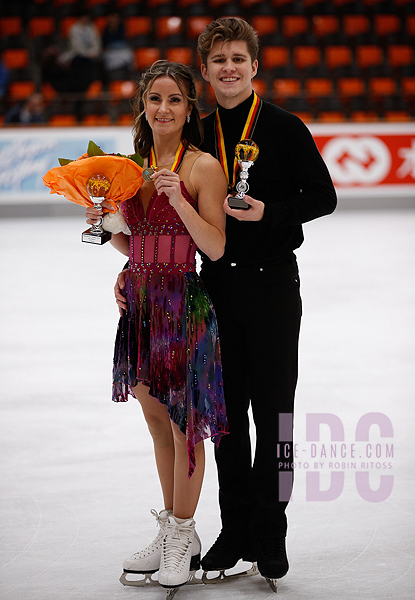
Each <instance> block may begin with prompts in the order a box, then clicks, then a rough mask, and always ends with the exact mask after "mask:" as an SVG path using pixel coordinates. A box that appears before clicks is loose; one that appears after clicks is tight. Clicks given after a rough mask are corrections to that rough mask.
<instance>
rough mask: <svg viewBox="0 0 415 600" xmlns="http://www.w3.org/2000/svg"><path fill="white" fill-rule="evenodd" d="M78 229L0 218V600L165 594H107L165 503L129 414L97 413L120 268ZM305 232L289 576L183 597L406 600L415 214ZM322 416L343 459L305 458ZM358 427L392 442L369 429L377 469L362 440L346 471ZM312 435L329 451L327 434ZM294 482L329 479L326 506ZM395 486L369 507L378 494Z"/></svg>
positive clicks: (340, 218) (208, 499) (409, 592)
mask: <svg viewBox="0 0 415 600" xmlns="http://www.w3.org/2000/svg"><path fill="white" fill-rule="evenodd" d="M84 229H85V225H84V221H83V217H82V215H80V217H79V218H66V219H65V218H56V219H4V220H2V221H0V231H1V236H0V244H1V251H2V252H1V254H2V260H1V263H0V273H1V281H2V295H1V305H0V308H1V310H0V314H1V337H2V344H1V351H2V355H1V405H0V409H1V441H0V444H1V459H2V460H1V472H0V482H1V499H0V514H1V523H0V531H1V543H0V553H1V575H0V598H1V599H2V600H56V599H57V598H58V599H59V600H80V599H82V600H97V599H99V600H135V599H136V598H140V600H141V599H144V600H145V599H148V600H155V599H160V600H161V599H164V597H165V593H164V591H163V590H162V589H161V588H159V587H152V588H150V589H142V588H132V587H128V588H127V587H123V586H122V585H121V584H120V583H119V581H118V578H119V576H120V574H121V567H122V562H123V560H124V558H126V557H127V556H129V555H130V554H132V553H133V552H135V551H137V550H139V549H140V548H142V547H144V546H145V545H146V544H147V543H148V542H149V541H151V540H152V539H153V537H154V536H155V534H156V531H157V530H156V528H155V522H154V518H153V517H152V516H151V514H150V509H151V508H156V509H157V510H160V509H161V508H162V506H161V500H160V497H161V496H160V489H159V485H158V483H157V479H156V476H155V467H154V460H153V454H152V445H151V442H150V438H149V435H148V433H147V430H146V427H145V424H144V420H143V417H142V415H141V414H140V409H139V406H138V405H137V403H136V402H135V401H133V400H130V401H129V402H128V403H127V404H119V405H116V404H114V403H112V402H111V400H110V386H111V363H112V349H113V341H114V335H115V330H116V325H117V319H118V313H117V309H116V306H115V303H114V300H113V292H112V288H113V284H114V281H115V276H116V274H117V273H118V271H119V270H120V269H121V267H122V265H123V264H124V261H123V257H121V255H119V254H118V253H117V252H116V251H115V250H114V249H113V248H112V247H111V246H110V245H109V244H107V245H106V246H104V247H102V248H100V247H96V246H92V245H89V244H82V243H80V233H81V232H82V231H83V230H84ZM304 230H305V236H306V241H305V243H304V245H303V247H302V248H301V249H300V250H299V251H298V253H297V256H298V260H299V265H300V275H301V284H302V296H303V310H304V316H303V323H302V332H301V340H300V379H299V384H298V392H297V400H296V416H295V442H296V443H297V452H298V454H297V458H296V465H297V466H296V471H295V486H294V494H293V500H292V502H291V504H290V506H289V509H288V519H289V534H288V553H289V560H290V565H291V568H290V571H289V573H288V575H287V576H286V577H285V578H283V579H281V580H280V582H279V584H278V585H279V591H278V595H277V596H275V594H273V593H272V591H271V590H270V588H269V587H268V586H267V584H266V582H265V581H264V579H262V578H261V577H254V578H251V579H247V580H239V581H237V582H234V583H227V584H223V585H221V586H220V587H219V586H213V585H211V586H203V585H200V586H187V587H184V588H182V589H181V590H180V591H179V592H178V594H177V596H176V598H177V599H178V600H179V598H180V599H183V600H186V598H189V599H190V598H198V600H208V599H215V600H231V599H234V598H238V600H239V599H244V598H246V599H249V600H252V599H255V600H257V599H258V600H266V599H270V598H275V597H277V598H278V597H279V598H287V599H290V600H291V599H292V600H294V599H295V600H328V599H330V600H331V599H334V598H339V599H341V600H343V599H345V600H346V599H347V600H348V599H356V598H359V599H364V600H390V599H391V598H392V599H394V600H414V598H415V574H414V559H415V515H414V512H415V508H414V506H415V503H414V479H415V477H414V446H415V445H414V438H415V433H414V431H415V430H414V417H415V415H414V412H415V411H414V401H415V377H414V355H415V352H414V346H415V341H414V340H415V335H414V334H415V328H414V301H415V277H414V271H415V211H385V212H383V211H374V210H373V211H369V212H345V211H338V212H336V213H335V214H334V215H332V216H330V217H325V218H322V219H319V220H317V221H314V222H312V223H308V224H306V225H305V227H304ZM242 300H243V299H242ZM242 305H243V302H242ZM260 351H261V349H260V348H258V352H260ZM321 413H329V414H331V415H334V417H332V418H333V419H334V420H336V422H337V423H339V422H340V423H341V424H342V426H343V429H344V435H343V437H341V438H340V440H341V441H342V442H343V443H344V446H343V450H344V453H345V454H344V457H339V455H337V457H334V458H333V457H330V456H327V457H326V456H321V451H322V447H323V444H321V443H319V444H316V447H318V448H319V452H320V454H318V455H317V456H315V457H313V451H312V446H311V444H310V442H309V441H307V439H306V424H307V422H308V421H307V419H308V418H311V419H313V418H314V419H315V418H317V419H318V418H319V417H318V415H319V414H321ZM370 413H378V414H380V415H383V417H382V418H383V421H384V422H388V423H390V424H391V425H392V427H393V432H392V433H391V432H390V431H389V432H388V435H387V437H381V436H380V429H379V427H378V426H377V425H373V426H372V427H371V428H370V431H369V437H370V441H371V446H372V448H373V455H372V457H368V456H366V455H364V452H365V451H367V444H366V445H364V444H362V443H361V442H360V443H356V448H358V450H357V452H358V456H357V458H356V456H355V458H352V456H351V455H352V446H353V444H354V443H355V441H356V428H357V425H358V423H359V422H360V420H361V419H362V417H364V415H366V414H370ZM306 415H309V416H308V417H307V416H306ZM313 415H314V416H313ZM320 431H321V440H320V441H323V442H324V443H325V442H327V444H324V445H325V447H326V449H329V448H330V435H329V433H330V430H329V429H328V426H327V425H322V426H321V427H320ZM392 445H393V456H391V453H390V451H391V447H392ZM334 446H335V448H334V450H335V451H337V450H340V442H339V441H338V442H337V443H336V444H334ZM365 446H366V450H365ZM206 448H207V455H208V460H207V472H206V478H205V482H204V487H203V491H202V498H201V501H200V504H199V507H198V510H197V514H196V521H197V528H198V532H199V534H200V536H201V538H202V543H203V549H204V551H206V550H207V549H208V547H209V546H210V544H211V543H212V542H213V541H214V540H215V538H216V535H217V533H218V531H219V515H218V505H217V484H216V470H215V465H214V461H213V445H212V444H211V443H210V442H206ZM376 452H378V453H379V454H380V456H379V457H377V456H375V453H376ZM388 452H389V456H386V454H387V453H388ZM359 453H360V454H359ZM354 461H355V462H356V466H354V465H353V462H354ZM304 462H306V463H307V464H308V467H305V465H304ZM314 462H318V463H321V465H319V464H318V465H317V468H315V465H314ZM363 462H364V464H363V465H362V464H361V463H363ZM330 463H331V466H330ZM300 465H301V466H300ZM307 471H308V472H310V473H311V472H314V473H315V474H317V476H320V483H319V484H318V486H317V487H318V491H319V492H323V491H324V490H330V489H332V484H333V481H334V480H332V479H331V472H334V473H337V477H339V478H340V479H337V480H336V481H337V484H336V485H337V488H336V489H337V498H336V499H332V500H322V499H321V497H320V498H319V499H314V500H312V499H311V498H310V496H312V495H313V492H314V495H315V492H316V483H315V481H314V483H313V482H312V481H311V479H308V476H307ZM357 472H366V473H368V479H369V484H370V488H371V489H373V490H374V493H373V495H372V500H375V501H369V500H368V499H365V498H363V497H362V495H361V493H360V492H361V487H360V488H359V485H358V483H357V478H356V473H357ZM272 476H273V473H270V477H272ZM391 476H392V477H393V480H391V479H388V480H386V479H381V477H391ZM339 481H340V484H339V483H338V482H339ZM391 481H392V484H393V485H392V491H391V493H390V495H388V497H387V498H386V499H384V500H382V501H379V494H378V495H377V493H376V490H377V489H378V488H379V486H381V485H383V484H385V483H386V482H389V483H390V482H391ZM333 485H334V484H333ZM339 486H340V487H339ZM333 489H334V488H333ZM359 489H360V492H359ZM321 495H324V494H321ZM376 500H378V501H376ZM243 523H244V521H243V518H242V520H241V525H242V526H243Z"/></svg>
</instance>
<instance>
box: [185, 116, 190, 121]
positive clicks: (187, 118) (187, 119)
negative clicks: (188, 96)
mask: <svg viewBox="0 0 415 600" xmlns="http://www.w3.org/2000/svg"><path fill="white" fill-rule="evenodd" d="M186 121H187V122H188V123H190V115H187V117H186Z"/></svg>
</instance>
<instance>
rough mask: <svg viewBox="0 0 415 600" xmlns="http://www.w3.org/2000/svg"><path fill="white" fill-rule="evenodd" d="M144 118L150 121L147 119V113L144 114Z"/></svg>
mask: <svg viewBox="0 0 415 600" xmlns="http://www.w3.org/2000/svg"><path fill="white" fill-rule="evenodd" d="M144 116H145V118H146V121H148V119H147V113H144Z"/></svg>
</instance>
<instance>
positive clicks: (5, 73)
mask: <svg viewBox="0 0 415 600" xmlns="http://www.w3.org/2000/svg"><path fill="white" fill-rule="evenodd" d="M9 81H10V71H9V69H8V67H7V65H6V63H5V61H4V58H3V55H2V53H1V52H0V101H1V100H3V98H5V97H6V95H7V91H8V89H9Z"/></svg>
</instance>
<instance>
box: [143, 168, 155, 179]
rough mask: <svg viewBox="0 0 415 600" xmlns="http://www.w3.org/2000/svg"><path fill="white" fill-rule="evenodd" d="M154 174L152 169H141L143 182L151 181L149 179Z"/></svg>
mask: <svg viewBox="0 0 415 600" xmlns="http://www.w3.org/2000/svg"><path fill="white" fill-rule="evenodd" d="M155 172H156V170H155V169H153V167H147V168H146V169H143V172H142V176H143V179H144V181H153V180H152V179H151V176H152V175H153V174H154V173H155Z"/></svg>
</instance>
